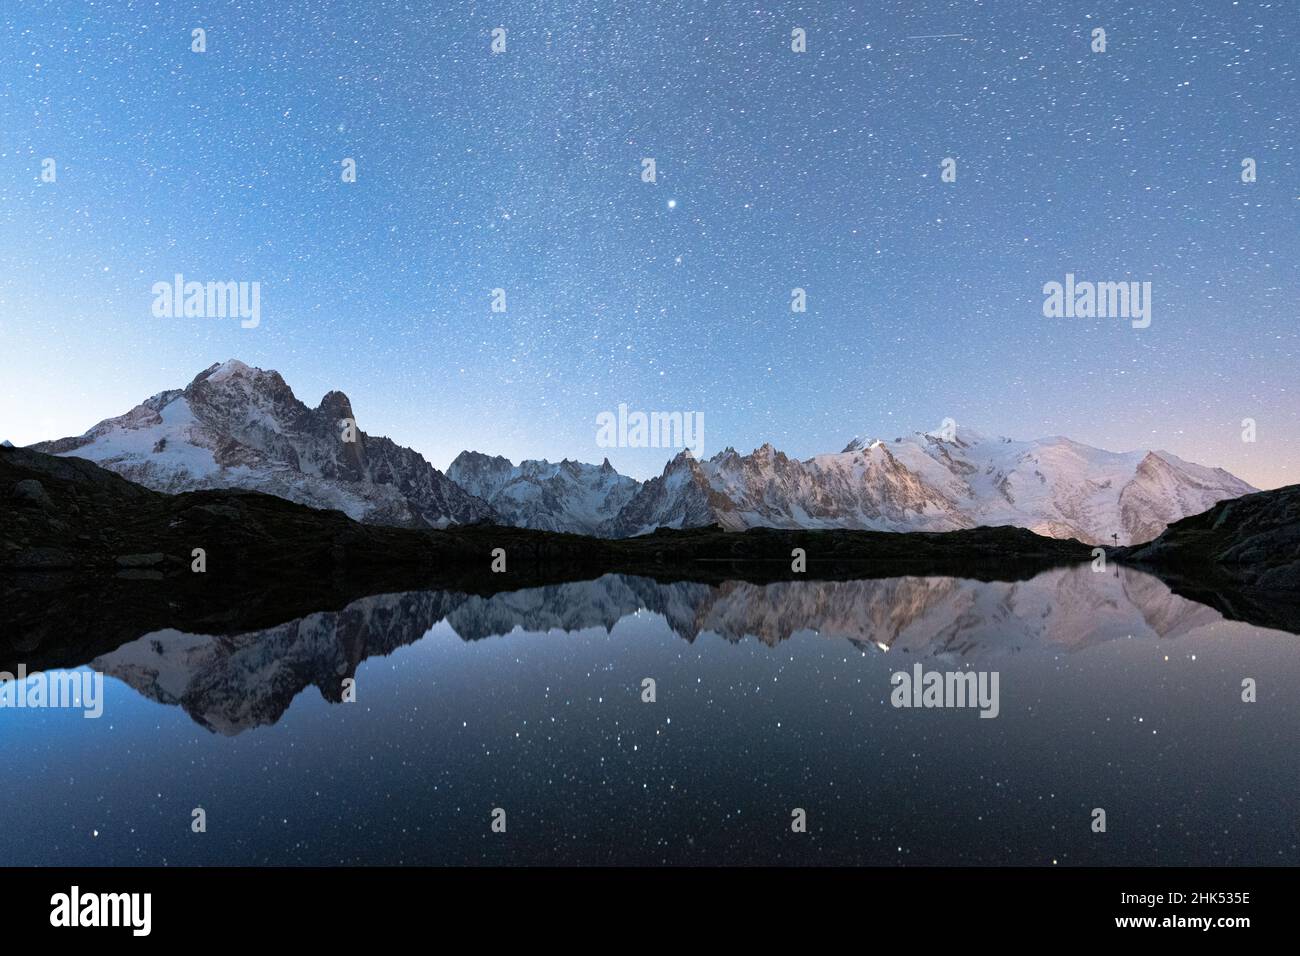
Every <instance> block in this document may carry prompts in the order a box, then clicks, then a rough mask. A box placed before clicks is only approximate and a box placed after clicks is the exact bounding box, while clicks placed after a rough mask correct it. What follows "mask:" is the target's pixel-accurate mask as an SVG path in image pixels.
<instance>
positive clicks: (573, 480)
mask: <svg viewBox="0 0 1300 956" xmlns="http://www.w3.org/2000/svg"><path fill="white" fill-rule="evenodd" d="M447 477H448V478H450V479H451V480H452V481H454V482H456V484H458V485H460V486H461V487H462V488H464V489H465V490H466V491H468V492H469V493H470V494H472V495H477V496H478V497H480V498H482V499H484V500H485V501H487V502H488V503H489V504H491V505H492V507H493V508H495V509H496V511H497V513H498V514H500V515H501V517H502V519H503V520H504V521H505V522H506V523H507V524H510V525H514V526H516V527H521V528H537V529H539V530H542V531H570V532H573V533H575V534H595V535H600V534H604V533H606V530H607V529H608V527H609V524H610V522H611V521H613V519H614V518H615V517H616V516H617V515H618V513H619V511H620V510H622V508H623V506H624V505H625V504H627V502H628V501H629V500H630V499H631V497H632V495H634V494H635V493H636V490H637V488H638V487H640V482H638V481H637V480H636V479H635V478H629V477H627V476H626V475H620V474H619V473H618V472H617V471H615V470H614V467H613V466H612V465H611V464H610V463H609V459H608V458H606V459H605V460H604V461H603V462H602V463H601V464H599V465H589V464H585V463H583V462H577V461H570V460H568V459H567V458H566V459H565V460H564V461H561V462H559V463H556V464H552V463H551V462H549V461H546V460H545V459H542V460H540V461H537V460H528V461H521V462H520V463H519V464H518V465H515V464H512V463H511V462H510V460H509V459H506V458H502V457H500V456H496V457H492V456H488V455H484V454H480V453H479V452H473V451H464V452H461V453H460V454H459V455H457V456H456V460H455V461H453V462H452V463H451V467H449V468H448V469H447Z"/></svg>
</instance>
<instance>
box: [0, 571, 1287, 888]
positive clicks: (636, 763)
mask: <svg viewBox="0 0 1300 956" xmlns="http://www.w3.org/2000/svg"><path fill="white" fill-rule="evenodd" d="M1298 641H1300V638H1297V637H1296V636H1295V635H1292V634H1287V633H1283V632H1279V631H1268V630H1262V629H1259V628H1255V627H1251V626H1249V625H1245V624H1239V623H1232V622H1227V621H1224V620H1223V619H1222V618H1221V616H1220V615H1219V614H1218V613H1217V612H1216V611H1214V610H1212V609H1210V608H1208V607H1205V606H1203V605H1200V604H1197V603H1194V602H1191V601H1187V600H1184V599H1182V598H1180V597H1177V596H1175V595H1174V594H1172V593H1171V592H1170V591H1169V589H1168V588H1167V587H1166V586H1165V585H1164V584H1163V583H1161V582H1160V581H1158V580H1157V579H1155V578H1152V577H1149V576H1147V575H1143V574H1140V573H1137V572H1133V571H1128V570H1122V569H1121V570H1118V571H1116V570H1115V569H1112V570H1111V571H1110V572H1108V573H1104V574H1096V573H1093V572H1092V571H1091V569H1090V568H1089V567H1087V566H1085V567H1081V568H1068V569H1057V570H1053V571H1049V572H1046V573H1043V574H1040V575H1039V576H1037V577H1035V578H1033V579H1032V580H1029V581H1021V582H992V583H987V582H977V581H972V580H965V579H956V578H919V577H910V578H892V579H883V580H872V581H851V582H812V581H809V582H797V583H778V584H770V585H754V584H747V583H740V582H731V583H727V584H724V585H722V586H712V585H706V584H693V583H674V584H660V583H657V582H655V581H652V580H649V579H644V578H629V577H624V576H619V575H609V576H606V577H603V578H600V579H598V580H596V581H590V582H583V583H575V584H565V585H557V586H553V587H546V588H537V589H531V590H526V591H517V592H511V593H503V594H498V595H495V596H493V597H489V598H484V597H477V596H472V595H465V594H457V593H450V592H412V593H405V594H385V595H378V596H374V597H369V598H365V599H362V600H359V601H356V602H354V603H353V604H351V605H349V606H348V607H347V608H345V609H344V610H342V611H339V612H329V613H320V614H313V615H309V616H307V617H304V618H301V619H299V620H296V621H291V622H288V623H285V624H283V625H281V626H279V627H275V628H272V629H270V630H266V631H260V632H255V633H249V634H241V635H237V636H208V635H200V634H185V633H180V632H176V631H162V632H155V633H151V634H145V635H142V636H141V637H140V638H139V639H138V640H136V641H133V642H131V643H129V644H127V645H125V646H123V647H120V648H118V649H117V650H115V651H113V652H112V653H109V654H105V655H102V656H100V657H98V658H95V659H94V660H93V661H88V662H87V666H88V667H89V668H92V669H94V670H98V671H102V672H103V673H104V674H105V675H106V678H105V690H104V698H105V699H104V713H103V716H102V717H101V718H99V719H96V720H90V719H84V718H83V717H82V714H81V712H80V711H76V710H57V709H44V710H40V709H13V708H6V709H3V710H0V756H2V757H3V759H4V761H5V765H6V766H8V767H9V768H10V779H11V781H13V783H12V784H11V786H9V787H6V788H4V790H3V792H0V820H3V821H4V823H5V825H4V827H3V828H2V829H0V852H3V854H4V857H5V859H6V860H7V861H8V862H9V863H10V864H20V865H21V864H38V863H40V864H56V863H57V864H69V865H93V864H198V863H207V864H210V863H225V864H258V863H272V864H339V863H343V864H347V863H373V864H385V863H456V864H463V863H488V864H521V863H522V864H554V863H615V864H619V863H685V864H690V863H696V864H722V863H775V864H796V863H842V864H907V865H917V864H1027V865H1052V864H1053V863H1056V864H1058V865H1079V864H1096V865H1108V864H1205V865H1216V864H1278V865H1280V864H1286V865H1296V864H1300V848H1298V847H1300V834H1298V830H1297V828H1298V824H1297V820H1300V813H1297V810H1298V809H1300V798H1298V797H1297V784H1298V783H1300V758H1298V757H1297V753H1296V741H1297V730H1298V729H1300V705H1298V704H1297V701H1298V700H1300V695H1298V694H1297V690H1298V689H1300V655H1298V654H1297V642H1298ZM918 661H919V662H920V663H921V664H922V666H923V669H924V670H927V671H931V670H934V671H941V672H948V671H953V672H955V671H962V670H970V671H976V672H983V673H986V674H988V673H993V672H996V674H997V675H998V687H999V697H1000V700H999V713H998V716H997V718H996V719H981V718H980V717H979V714H978V711H977V710H975V709H971V708H930V709H927V708H920V709H912V708H908V709H903V708H897V707H895V706H893V705H892V704H891V691H892V689H893V688H892V686H891V674H893V673H895V672H897V671H900V670H902V671H908V672H911V671H912V669H913V667H914V665H915V664H916V663H917V662H918ZM345 678H354V679H355V694H356V701H355V702H344V701H343V700H342V698H343V697H344V696H345V690H344V687H345V684H344V679H345ZM646 678H650V679H653V681H654V690H655V698H656V699H655V700H654V701H653V702H646V701H644V700H643V695H644V694H645V691H644V690H643V688H644V686H645V685H644V683H643V682H644V681H645V679H646ZM1246 678H1251V679H1253V680H1254V681H1256V682H1257V688H1258V691H1257V693H1258V699H1257V701H1256V702H1254V703H1246V702H1243V700H1242V682H1243V680H1244V679H1246ZM196 807H202V808H203V809H204V811H205V812H206V817H207V832H205V833H194V832H192V831H191V819H192V810H193V809H194V808H196ZM494 808H502V809H504V810H505V811H506V832H505V833H494V832H492V830H491V827H490V824H491V821H492V812H493V810H494ZM796 808H799V809H803V810H805V811H806V814H807V832H806V833H795V832H792V829H791V820H792V811H793V810H794V809H796ZM1094 808H1103V809H1104V810H1105V811H1106V822H1107V827H1106V832H1105V833H1096V832H1093V829H1092V820H1093V810H1094Z"/></svg>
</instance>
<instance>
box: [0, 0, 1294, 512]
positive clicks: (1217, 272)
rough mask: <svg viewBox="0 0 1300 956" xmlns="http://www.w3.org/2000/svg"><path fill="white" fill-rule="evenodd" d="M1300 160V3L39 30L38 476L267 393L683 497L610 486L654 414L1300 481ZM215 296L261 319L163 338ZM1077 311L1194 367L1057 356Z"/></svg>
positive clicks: (113, 20) (51, 20)
mask: <svg viewBox="0 0 1300 956" xmlns="http://www.w3.org/2000/svg"><path fill="white" fill-rule="evenodd" d="M864 6H866V7H867V8H868V9H862V8H863V7H864ZM199 27H201V28H203V29H205V30H206V31H207V51H206V52H205V53H193V52H191V49H190V46H191V31H192V30H193V29H194V28H199ZM496 27H504V28H505V29H506V31H507V32H506V38H507V39H506V50H505V52H503V53H499V54H493V53H492V52H491V49H490V44H491V39H492V38H491V35H490V34H491V31H492V30H493V28H496ZM795 27H800V28H803V29H805V30H806V31H807V44H808V51H807V52H806V53H795V52H792V50H791V30H792V29H793V28H795ZM1096 27H1102V28H1104V29H1105V31H1106V39H1107V48H1106V51H1105V52H1104V53H1094V52H1093V51H1092V49H1091V43H1092V39H1091V34H1092V31H1093V29H1094V28H1096ZM1298 138H1300V12H1298V8H1297V4H1296V3H1295V2H1293V0H1285V2H1283V0H1278V2H1271V3H1268V2H1256V0H1240V2H1235V3H1234V2H1230V0H1222V2H1195V3H1193V2H1180V3H1173V2H1165V3H1155V4H1153V3H1146V2H1123V3H1118V2H1117V3H1111V2H1094V3H1091V4H1079V3H1076V2H1072V0H1069V2H1067V0H1062V2H1041V3H1039V2H1035V3H1027V2H1025V0H990V2H984V3H980V2H950V3H927V2H918V0H906V2H898V3H873V4H870V5H862V4H849V3H837V2H827V3H802V4H795V3H767V2H764V3H761V4H742V3H732V2H722V3H705V2H702V0H695V2H656V3H649V4H631V3H617V4H616V3H599V4H597V3H581V4H580V3H558V2H557V3H454V2H450V0H437V2H432V0H422V2H406V3H399V2H382V0H364V2H355V3H344V2H322V0H310V2H293V0H281V2H277V3H274V4H272V3H251V2H245V3H228V2H209V3H185V2H173V0H165V2H164V0H159V2H149V3H131V2H96V3H90V2H85V0H77V2H49V3H42V2H36V0H22V2H14V3H7V4H5V5H4V6H3V8H2V9H0V438H9V439H11V440H13V441H15V442H16V443H19V444H23V443H28V442H33V441H38V440H41V439H48V438H55V437H60V436H63V435H68V434H77V433H80V432H82V431H84V430H85V429H86V428H88V427H89V426H90V425H92V424H94V423H95V422H96V421H98V420H99V419H101V418H105V417H108V416H110V415H117V414H120V413H122V412H125V411H126V410H127V409H129V408H130V407H131V406H132V405H134V404H136V403H137V402H139V401H141V400H142V399H144V398H146V397H147V396H149V395H150V394H152V393H154V392H157V391H160V390H162V389H165V388H176V387H181V386H183V385H185V384H186V383H187V382H188V381H189V380H190V379H191V378H192V377H193V376H194V375H195V374H196V373H197V372H199V371H201V370H202V369H204V368H206V367H207V366H208V365H210V364H212V363H213V362H217V361H223V360H225V359H227V358H231V357H238V358H240V359H242V360H243V361H245V362H248V363H250V364H254V365H258V366H261V367H263V368H274V369H277V370H279V371H280V372H281V373H282V374H283V375H284V377H285V379H286V380H287V381H288V382H289V384H290V385H291V386H292V387H293V388H294V390H295V391H296V393H297V394H298V396H299V397H300V398H302V399H303V400H304V401H306V402H307V403H308V404H311V405H315V404H316V402H318V401H319V399H320V397H321V396H322V395H323V394H324V393H325V392H326V391H327V390H329V389H332V388H338V389H342V390H344V391H346V392H347V393H348V395H349V396H350V397H351V399H352V402H353V406H354V408H355V410H356V414H357V419H358V423H359V425H360V426H361V427H362V428H363V429H365V430H367V431H369V432H371V433H374V434H387V435H389V436H391V437H393V438H394V439H395V440H397V441H399V442H401V443H403V444H408V445H411V446H413V447H415V448H416V449H418V450H420V451H421V452H423V453H424V454H425V455H426V456H427V457H428V458H429V459H430V460H431V461H433V463H434V464H436V465H438V466H440V467H445V466H446V464H447V463H448V462H449V461H450V460H451V458H452V457H453V456H454V455H455V454H456V453H457V452H459V451H460V450H461V449H463V448H473V449H476V450H479V451H483V452H488V453H499V454H504V455H507V456H509V457H512V458H514V459H516V460H517V459H519V458H521V457H543V456H545V457H549V458H551V459H553V460H554V459H559V458H562V457H566V456H567V457H574V458H578V459H581V460H588V461H591V460H594V461H599V460H600V458H601V457H602V456H603V455H605V454H608V455H609V457H610V459H611V461H612V462H613V463H614V464H615V465H616V466H617V467H619V468H620V470H622V471H625V472H627V473H630V474H634V475H636V476H638V477H645V476H647V475H650V474H654V473H657V472H658V471H659V470H660V468H661V467H662V464H663V462H664V460H665V459H666V458H667V457H669V456H670V455H671V452H670V451H665V450H662V449H647V450H631V449H603V448H599V447H597V444H596V439H595V416H596V415H597V413H599V412H601V411H605V410H612V409H615V408H616V407H617V405H618V404H619V403H620V402H626V403H628V404H629V406H631V407H632V408H634V409H643V410H647V411H649V410H682V411H700V412H703V413H704V416H705V421H706V427H705V448H704V451H705V453H706V454H713V453H714V452H716V451H719V450H721V449H722V448H723V447H724V446H726V445H734V446H736V447H737V448H738V449H740V450H741V451H749V450H750V449H752V448H754V447H756V446H757V445H759V444H761V443H763V442H765V441H771V442H773V443H774V444H775V445H776V446H777V447H778V448H780V449H782V450H784V451H786V452H787V453H788V454H791V455H795V456H799V457H806V456H809V455H812V454H817V453H821V452H829V451H838V450H839V449H841V448H842V447H843V446H844V444H845V443H846V442H847V441H848V440H849V439H850V438H851V437H853V436H854V435H855V434H862V435H872V436H879V437H884V438H892V437H895V436H897V435H901V434H904V433H906V432H908V431H912V430H921V429H931V428H937V427H938V426H939V423H940V422H941V420H942V419H944V418H946V417H952V418H954V419H956V420H957V421H958V422H959V423H961V424H965V425H970V426H972V427H975V428H977V429H979V430H981V431H984V432H990V433H996V434H1006V435H1012V436H1015V437H1019V438H1034V437H1039V436H1042V435H1052V434H1065V435H1069V436H1070V437H1072V438H1076V439H1078V440H1080V441H1084V442H1088V443H1090V444H1095V445H1099V446H1101V447H1105V448H1110V449H1113V450H1128V449H1132V448H1139V447H1142V448H1161V449H1166V450H1169V451H1172V452H1174V453H1175V454H1179V455H1181V456H1183V457H1185V458H1188V459H1191V460H1193V461H1197V462H1201V463H1204V464H1210V465H1221V466H1223V467H1226V468H1228V469H1229V470H1231V471H1233V472H1234V473H1236V474H1238V475H1240V476H1241V477H1243V478H1245V479H1246V480H1248V481H1250V482H1252V483H1254V484H1256V485H1259V486H1265V487H1268V486H1274V485H1279V484H1286V483H1293V482H1296V481H1300V394H1298V387H1300V382H1298V381H1297V379H1298V376H1297V369H1300V321H1298V319H1300V309H1298V307H1297V303H1300V272H1298V270H1297V258H1298V253H1300V160H1298V158H1297V153H1296V143H1297V140H1298ZM347 157H351V158H354V159H355V160H356V163H357V181H356V182H355V183H345V182H343V181H342V180H341V176H340V171H341V166H340V163H341V161H342V160H343V159H344V158H347ZM645 157H653V158H654V159H655V161H656V165H657V172H658V181H657V182H655V183H653V184H649V183H645V182H642V180H641V176H640V174H641V162H642V159H643V158H645ZM948 157H951V158H953V159H955V160H956V163H957V179H956V182H951V183H946V182H942V181H941V178H940V164H941V163H942V162H943V160H944V159H945V158H948ZM1247 157H1250V158H1253V159H1254V160H1255V161H1256V164H1257V170H1258V181H1257V182H1253V183H1243V182H1242V181H1241V163H1242V160H1243V159H1244V158H1247ZM46 158H53V159H55V161H56V163H57V167H56V168H57V180H56V181H55V182H52V183H51V182H43V181H42V178H41V171H42V161H43V160H44V159H46ZM177 272H180V273H183V274H184V275H185V276H186V277H187V278H189V279H197V280H199V281H208V280H223V281H224V280H245V281H258V282H260V283H261V311H262V316H261V324H260V325H259V327H257V328H256V329H243V328H240V325H239V322H238V320H235V319H217V318H188V319H187V318H170V319H168V318H156V317H154V316H153V315H152V313H151V304H152V301H153V297H152V294H151V292H150V289H151V287H152V286H153V284H154V283H155V282H158V281H170V280H171V277H172V276H173V274H174V273H177ZM1068 272H1072V273H1074V274H1075V275H1076V276H1077V277H1078V278H1079V279H1080V280H1091V281H1150V282H1151V283H1152V289H1153V291H1152V297H1153V309H1152V323H1151V326H1150V328H1146V329H1133V328H1131V326H1130V323H1129V322H1128V321H1127V320H1125V319H1116V318H1104V319H1080V318H1050V319H1049V318H1045V317H1044V315H1043V312H1042V304H1043V298H1044V296H1043V291H1042V289H1043V285H1044V284H1045V283H1048V282H1052V281H1057V282H1061V281H1064V279H1065V275H1066V273H1068ZM497 287H500V288H504V289H505V290H506V293H507V312H506V313H504V314H498V313H493V312H492V311H491V309H490V305H491V292H492V290H493V289H494V288H497ZM796 287H799V288H804V289H806V290H807V295H808V310H807V312H806V313H802V314H798V313H792V312H791V309H790V299H791V290H792V289H793V288H796ZM1244 418H1253V419H1255V420H1256V422H1257V428H1258V441H1257V442H1256V443H1254V444H1248V443H1245V442H1243V441H1242V440H1241V431H1242V426H1241V422H1242V419H1244Z"/></svg>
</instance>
